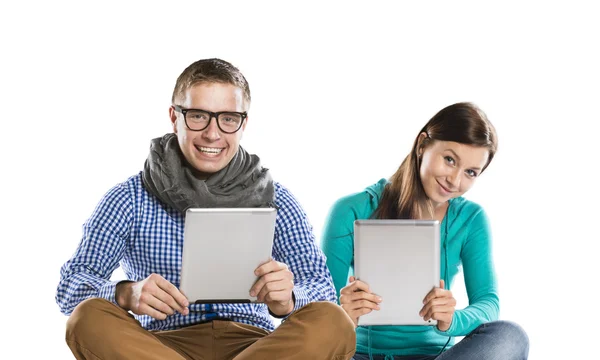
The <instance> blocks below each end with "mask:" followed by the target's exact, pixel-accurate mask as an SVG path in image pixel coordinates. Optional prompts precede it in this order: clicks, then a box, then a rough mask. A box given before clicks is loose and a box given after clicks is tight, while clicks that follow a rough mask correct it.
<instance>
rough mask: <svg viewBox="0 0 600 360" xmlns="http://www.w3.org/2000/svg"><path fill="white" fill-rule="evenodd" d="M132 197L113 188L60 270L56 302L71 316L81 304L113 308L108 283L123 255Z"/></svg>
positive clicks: (123, 189) (122, 188) (112, 287)
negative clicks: (102, 302)
mask: <svg viewBox="0 0 600 360" xmlns="http://www.w3.org/2000/svg"><path fill="white" fill-rule="evenodd" d="M132 214H133V206H132V202H131V196H130V195H129V192H128V190H127V188H126V185H125V184H120V185H117V186H115V187H114V188H112V189H111V190H109V191H108V193H106V195H105V196H104V197H103V198H102V200H101V201H100V203H99V204H98V205H97V206H96V209H95V210H94V212H93V213H92V216H91V217H90V218H89V219H88V220H87V221H86V222H85V223H84V225H83V236H82V239H81V242H80V243H79V246H78V247H77V249H76V251H75V253H74V254H73V256H72V257H71V259H69V260H68V261H67V262H66V263H65V264H64V265H63V266H62V268H61V270H60V282H59V283H58V287H57V290H56V302H57V304H58V306H59V307H60V310H61V312H62V313H64V314H66V315H70V314H71V313H72V312H73V309H75V307H76V306H77V305H78V304H79V303H80V302H81V301H83V300H85V299H87V298H92V297H100V298H104V299H106V300H108V301H111V302H113V303H115V304H116V300H115V287H116V285H117V282H115V281H110V276H111V275H112V273H113V271H114V270H115V269H116V268H117V267H118V266H119V261H120V260H121V258H122V257H123V254H124V251H125V243H126V241H127V240H128V238H129V233H130V229H131V224H132V219H133V215H132Z"/></svg>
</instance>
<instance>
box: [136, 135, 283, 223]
mask: <svg viewBox="0 0 600 360" xmlns="http://www.w3.org/2000/svg"><path fill="white" fill-rule="evenodd" d="M142 181H143V184H144V187H145V188H146V189H147V190H148V191H149V192H150V193H151V194H152V195H154V196H156V197H157V198H158V199H160V201H162V202H163V203H165V204H167V205H169V206H171V207H173V208H175V209H177V210H179V211H180V212H181V213H185V211H186V210H187V209H189V208H196V207H198V208H217V207H218V208H233V207H236V208H240V207H270V206H274V204H273V202H274V197H275V190H274V187H273V180H272V179H271V174H270V173H269V171H268V169H266V168H263V167H262V166H261V165H260V159H259V158H258V156H256V155H251V154H248V153H247V152H246V151H245V150H244V149H242V147H241V146H240V147H239V150H238V152H237V153H236V154H235V155H234V157H233V158H232V159H231V161H230V162H229V164H228V165H227V166H226V167H225V168H223V169H221V170H219V171H217V172H216V173H214V174H212V175H210V177H209V178H208V179H206V180H200V179H198V178H197V177H196V176H194V171H193V170H192V167H191V165H190V164H189V163H188V162H187V161H186V160H185V157H184V156H183V153H182V152H181V149H180V148H179V143H178V141H177V135H175V134H173V133H170V134H166V135H165V136H163V137H161V138H156V139H153V140H152V141H151V142H150V155H148V159H147V160H146V163H145V165H144V172H143V173H142Z"/></svg>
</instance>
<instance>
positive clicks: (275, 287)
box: [256, 279, 293, 302]
mask: <svg viewBox="0 0 600 360" xmlns="http://www.w3.org/2000/svg"><path fill="white" fill-rule="evenodd" d="M292 288H293V286H290V282H289V281H288V280H285V279H282V280H277V281H270V282H268V283H266V284H265V285H264V286H263V287H262V289H261V290H260V292H259V293H258V295H256V299H257V300H258V301H260V302H264V301H265V297H266V296H267V294H269V293H271V292H274V291H289V292H290V293H291V291H292Z"/></svg>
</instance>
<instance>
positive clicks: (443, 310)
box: [419, 280, 456, 331]
mask: <svg viewBox="0 0 600 360" xmlns="http://www.w3.org/2000/svg"><path fill="white" fill-rule="evenodd" d="M423 304H425V305H424V306H423V308H422V309H421V311H420V312H419V316H422V317H423V320H425V321H427V320H429V319H434V320H437V321H438V323H437V328H438V329H440V330H441V331H446V330H448V329H450V324H452V317H453V316H454V311H455V310H456V309H455V308H456V299H454V296H452V292H450V290H444V280H440V287H439V288H433V289H432V290H431V291H430V292H429V294H427V296H425V299H424V300H423Z"/></svg>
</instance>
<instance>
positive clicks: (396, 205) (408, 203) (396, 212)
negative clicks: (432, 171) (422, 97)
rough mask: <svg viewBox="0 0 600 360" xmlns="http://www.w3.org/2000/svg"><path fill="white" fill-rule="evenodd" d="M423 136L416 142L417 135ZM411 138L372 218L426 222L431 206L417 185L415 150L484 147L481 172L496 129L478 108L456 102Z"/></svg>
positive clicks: (493, 147) (418, 161) (492, 149)
mask: <svg viewBox="0 0 600 360" xmlns="http://www.w3.org/2000/svg"><path fill="white" fill-rule="evenodd" d="M422 133H425V134H426V137H425V138H424V139H423V140H422V141H421V142H420V143H419V135H421V134H422ZM419 135H417V138H416V139H415V142H414V144H413V148H412V151H411V152H410V154H408V156H407V157H406V158H405V159H404V161H402V164H401V165H400V167H399V168H398V170H397V171H396V173H395V174H394V175H393V176H392V177H391V178H390V183H389V184H387V185H386V187H385V189H384V191H383V194H382V197H381V201H380V202H379V206H378V207H377V209H376V210H375V213H374V215H373V217H374V218H376V219H426V218H432V217H433V207H432V205H431V202H430V201H429V199H428V197H427V195H426V194H425V189H424V188H423V184H422V183H421V177H420V173H419V170H420V166H421V159H420V157H419V155H418V154H419V150H421V149H424V148H426V147H427V146H428V145H430V144H431V142H432V141H435V140H442V141H454V142H458V143H461V144H467V145H473V146H481V147H487V148H488V150H489V157H488V160H487V163H486V164H485V166H484V167H483V169H482V170H481V171H482V172H483V170H485V168H486V167H487V166H488V165H489V164H490V162H491V161H492V159H493V158H494V154H495V153H496V149H497V147H498V138H497V135H496V130H495V129H494V126H493V125H492V123H491V122H490V121H489V120H488V119H487V116H486V115H485V113H484V112H483V111H481V109H479V108H478V107H477V106H476V105H474V104H472V103H466V102H463V103H457V104H453V105H450V106H448V107H445V108H444V109H442V110H440V111H439V112H438V113H437V114H435V116H434V117H432V118H431V120H429V122H427V124H425V126H424V127H423V129H421V131H419Z"/></svg>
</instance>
